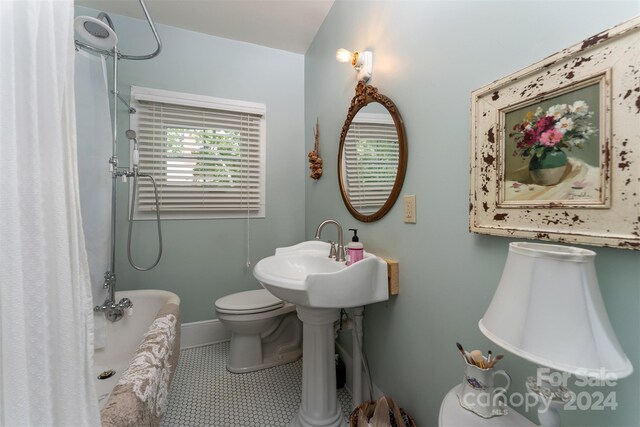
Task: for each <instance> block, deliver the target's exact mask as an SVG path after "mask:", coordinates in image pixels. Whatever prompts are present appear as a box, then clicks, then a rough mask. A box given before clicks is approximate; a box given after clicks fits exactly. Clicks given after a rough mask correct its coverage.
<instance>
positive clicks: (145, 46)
mask: <svg viewBox="0 0 640 427" xmlns="http://www.w3.org/2000/svg"><path fill="white" fill-rule="evenodd" d="M149 10H150V11H151V13H152V14H153V5H152V4H150V5H149ZM97 14H98V11H95V10H91V9H87V8H83V7H76V15H89V16H96V15H97ZM112 18H113V21H114V24H115V28H116V31H117V33H118V38H119V48H120V49H121V50H122V51H123V53H126V54H145V53H149V52H152V51H153V49H154V48H155V46H154V41H153V36H152V35H151V32H150V31H149V27H148V25H147V23H146V22H145V21H141V20H138V19H133V18H128V17H123V16H118V15H112ZM158 32H159V34H160V37H161V39H162V42H163V50H162V52H161V54H160V55H159V56H157V57H156V58H154V59H151V60H148V61H120V68H119V75H120V76H119V86H118V89H119V90H120V92H121V93H122V94H123V95H124V97H125V98H127V99H128V98H129V90H130V87H131V86H132V85H135V86H145V87H151V88H157V89H165V90H172V91H179V92H188V93H195V94H200V95H209V96H214V97H220V98H230V99H237V100H242V101H252V102H261V103H264V104H266V108H267V153H266V159H267V160H266V161H267V187H266V217H265V218H261V219H254V220H252V221H251V225H250V229H251V260H252V262H253V263H254V264H255V262H257V261H258V260H260V259H261V258H264V257H265V256H268V255H272V254H273V252H274V250H275V248H276V247H278V246H288V245H291V244H294V243H297V242H299V241H301V240H302V239H303V238H304V213H303V212H304V191H305V189H304V181H303V179H302V177H303V176H304V175H305V174H306V172H305V169H306V164H305V158H306V153H305V152H304V127H303V123H304V116H303V110H304V97H303V96H304V83H303V78H304V57H303V55H300V54H294V53H290V52H285V51H281V50H276V49H270V48H266V47H261V46H257V45H253V44H249V43H243V42H236V41H231V40H226V39H222V38H218V37H213V36H209V35H205V34H200V33H196V32H191V31H186V30H182V29H178V28H173V27H169V26H165V25H158ZM110 64H111V61H109V66H110ZM109 84H110V85H111V80H110V83H109ZM118 121H119V125H118V128H119V134H118V140H119V144H118V153H119V154H118V157H119V158H120V164H121V166H126V165H128V162H129V154H128V153H129V147H128V141H127V140H126V138H125V137H124V131H125V130H126V129H128V126H129V117H128V114H127V110H126V107H124V106H123V104H120V103H119V113H118ZM106 160H107V159H105V168H106V167H107V163H106ZM128 193H129V191H128V187H127V185H126V184H119V185H118V200H117V203H118V216H117V238H116V248H117V252H116V273H117V276H118V288H119V289H166V290H170V291H173V292H175V293H176V294H178V295H179V296H180V298H181V300H182V307H183V310H182V314H183V319H182V320H183V322H193V321H199V320H205V319H211V318H215V311H214V307H213V303H214V301H215V300H216V299H217V298H219V297H222V296H224V295H228V294H230V293H233V292H239V291H243V290H248V289H257V288H259V287H260V284H259V283H258V282H257V281H256V280H255V279H254V277H253V275H252V273H251V271H252V269H253V266H251V268H246V266H245V263H246V253H247V251H246V246H247V245H246V240H247V231H246V230H247V225H246V220H243V219H217V220H190V221H186V220H183V221H180V220H166V221H162V233H163V239H164V253H163V255H162V260H161V261H160V264H158V266H157V267H156V268H155V269H153V270H151V271H148V272H138V271H135V270H134V269H133V268H131V267H130V266H129V262H128V261H127V252H126V242H127V220H126V218H127V209H128ZM133 241H134V244H133V246H132V252H133V256H134V259H135V261H136V262H137V263H138V264H140V265H142V266H144V265H149V264H151V263H152V262H153V260H154V259H155V254H156V230H155V223H154V222H153V221H140V222H136V223H135V226H134V233H133Z"/></svg>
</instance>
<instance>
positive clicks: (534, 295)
mask: <svg viewBox="0 0 640 427" xmlns="http://www.w3.org/2000/svg"><path fill="white" fill-rule="evenodd" d="M595 255H596V253H595V252H593V251H590V250H586V249H580V248H574V247H568V246H560V245H550V244H542V243H524V242H518V243H511V244H510V245H509V254H508V256H507V262H506V264H505V266H504V271H503V273H502V278H501V279H500V283H499V284H498V288H497V289H496V292H495V295H494V296H493V300H492V301H491V304H490V305H489V308H488V309H487V312H486V313H485V314H484V317H483V318H482V319H481V320H480V322H479V327H480V330H481V331H482V333H483V334H484V335H485V336H486V337H487V338H489V339H490V340H491V341H493V342H494V343H496V344H497V345H499V346H500V347H502V348H504V349H505V350H507V351H509V352H511V353H513V354H515V355H517V356H520V357H522V358H523V359H526V360H528V361H530V362H533V363H536V364H538V365H542V366H545V367H548V368H551V369H543V370H541V369H539V370H538V373H539V375H538V377H537V378H533V377H530V378H529V380H528V381H527V388H528V389H529V392H530V393H533V394H535V395H537V398H538V399H539V400H538V401H539V402H540V403H539V409H538V417H539V419H540V422H541V424H542V425H543V426H559V425H560V415H559V412H558V410H559V409H560V408H561V407H563V406H564V404H565V403H566V401H567V400H568V399H569V398H570V397H571V394H570V391H569V390H568V389H567V388H566V387H565V385H566V384H562V383H561V381H556V380H557V379H560V378H566V377H567V376H564V377H563V376H562V374H560V373H559V372H557V371H561V372H566V373H569V374H574V375H577V376H578V377H581V378H591V379H596V380H611V379H620V378H624V377H627V376H629V375H631V373H632V372H633V366H632V365H631V362H630V361H629V359H628V358H627V356H626V355H625V354H624V351H623V350H622V347H621V346H620V343H619V342H618V339H617V338H616V335H615V333H614V331H613V328H612V327H611V323H610V322H609V317H608V316H607V311H606V309H605V306H604V302H603V300H602V295H601V294H600V288H599V286H598V279H597V276H596V270H595V265H594V259H595ZM553 370H555V371H556V372H554V371H553ZM554 373H555V374H557V375H554ZM545 399H546V400H545ZM547 409H548V410H547Z"/></svg>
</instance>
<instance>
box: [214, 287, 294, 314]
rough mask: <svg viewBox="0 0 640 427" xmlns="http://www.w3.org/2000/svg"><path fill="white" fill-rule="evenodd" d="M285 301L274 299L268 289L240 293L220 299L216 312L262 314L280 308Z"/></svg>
mask: <svg viewBox="0 0 640 427" xmlns="http://www.w3.org/2000/svg"><path fill="white" fill-rule="evenodd" d="M283 305H284V301H282V300H281V299H279V298H276V297H274V296H273V295H271V294H270V293H269V291H267V290H266V289H257V290H255V291H245V292H238V293H236V294H231V295H227V296H225V297H222V298H220V299H218V300H217V301H216V303H215V306H216V310H218V311H219V312H221V313H238V314H250V313H262V312H264V311H271V310H275V309H277V308H280V307H282V306H283Z"/></svg>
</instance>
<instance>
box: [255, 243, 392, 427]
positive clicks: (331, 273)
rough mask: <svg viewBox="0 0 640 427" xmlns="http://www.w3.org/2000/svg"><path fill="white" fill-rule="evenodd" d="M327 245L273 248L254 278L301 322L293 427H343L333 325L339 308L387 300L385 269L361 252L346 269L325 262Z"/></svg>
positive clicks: (373, 257) (369, 255)
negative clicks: (289, 305)
mask: <svg viewBox="0 0 640 427" xmlns="http://www.w3.org/2000/svg"><path fill="white" fill-rule="evenodd" d="M329 249H330V245H329V244H328V243H325V242H321V241H317V240H314V241H308V242H302V243H300V244H297V245H295V246H289V247H285V248H278V249H276V253H275V255H273V256H270V257H267V258H264V259H262V260H261V261H259V262H258V263H257V264H256V266H255V268H254V270H253V275H254V276H255V277H256V279H258V281H259V282H260V283H261V284H262V286H264V287H265V288H266V289H267V290H268V291H269V292H271V293H272V294H273V295H275V296H277V297H278V298H280V299H282V300H284V301H289V302H291V303H294V304H296V308H297V312H298V317H299V318H300V320H301V321H302V323H303V348H302V354H303V359H302V402H301V405H300V410H299V411H298V414H297V415H296V416H295V417H294V419H293V421H292V422H291V425H292V426H296V427H297V426H303V427H307V426H313V427H318V426H323V427H338V426H346V423H345V421H344V417H343V416H342V411H341V409H340V405H339V404H338V398H337V394H336V375H335V361H334V329H333V324H334V322H335V321H337V320H338V318H339V316H340V309H341V308H349V307H359V306H363V305H366V304H371V303H374V302H379V301H385V300H387V299H388V298H389V293H388V284H387V265H386V263H385V262H384V260H382V259H381V258H379V257H377V256H375V255H373V254H371V253H367V252H365V255H364V259H363V260H361V261H358V262H357V263H355V264H352V265H350V266H348V267H347V266H346V265H345V263H344V262H337V261H335V259H332V258H329V257H328V255H329Z"/></svg>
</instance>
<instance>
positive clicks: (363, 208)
mask: <svg viewBox="0 0 640 427" xmlns="http://www.w3.org/2000/svg"><path fill="white" fill-rule="evenodd" d="M367 116H373V115H367ZM356 118H357V117H356ZM344 156H345V157H344V159H345V169H344V172H345V175H346V179H347V193H348V195H349V200H350V201H351V204H352V205H353V207H354V208H356V209H357V210H358V211H359V212H362V213H374V212H376V211H378V210H379V209H380V208H381V207H382V206H383V205H384V203H385V202H386V201H387V198H388V197H389V194H391V190H392V189H393V184H394V183H395V180H396V174H397V171H398V160H399V147H398V135H397V133H396V128H395V125H394V123H393V121H390V120H375V119H371V117H368V119H367V120H365V121H362V122H357V121H355V120H354V122H352V123H351V126H350V127H349V131H348V132H347V135H346V138H345V144H344Z"/></svg>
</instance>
